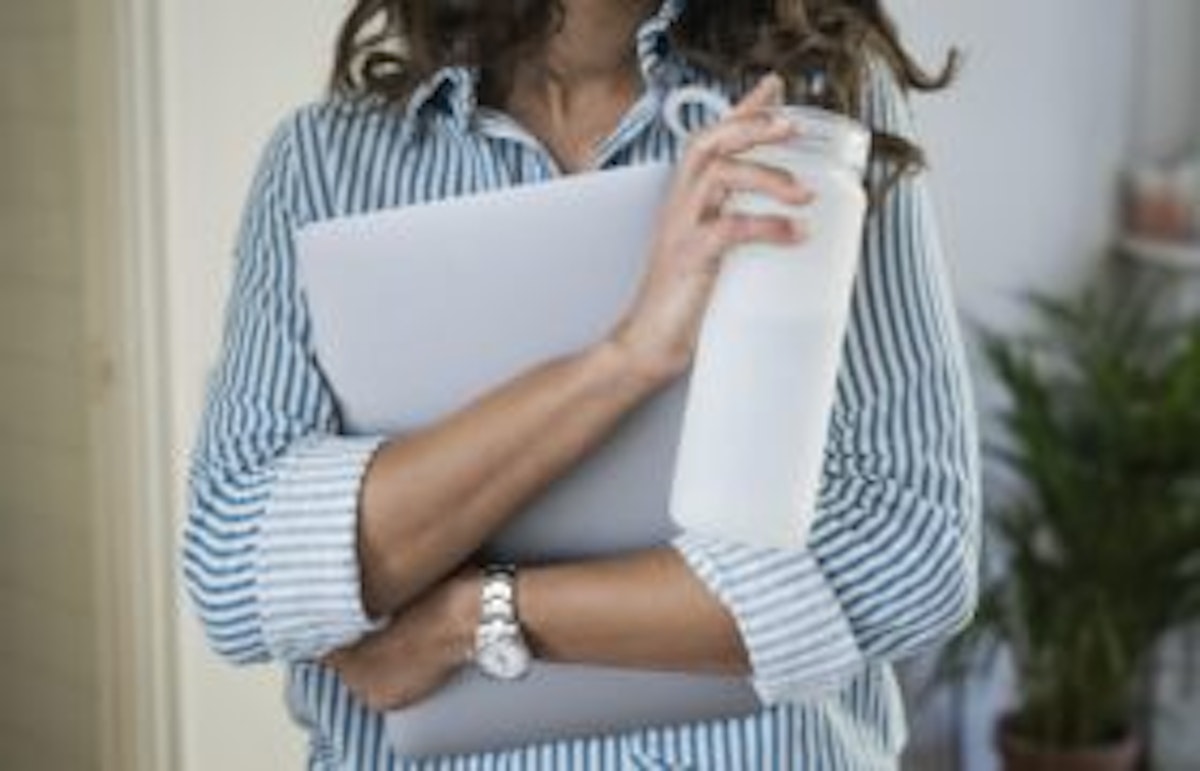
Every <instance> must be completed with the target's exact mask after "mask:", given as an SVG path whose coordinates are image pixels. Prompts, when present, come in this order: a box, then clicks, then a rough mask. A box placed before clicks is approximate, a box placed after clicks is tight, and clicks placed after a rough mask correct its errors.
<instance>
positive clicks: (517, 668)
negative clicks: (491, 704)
mask: <svg viewBox="0 0 1200 771" xmlns="http://www.w3.org/2000/svg"><path fill="white" fill-rule="evenodd" d="M478 662H479V668H480V669H481V670H483V671H484V673H486V674H488V675H491V676H492V677H498V678H500V679H502V680H515V679H517V678H518V677H522V676H523V675H524V674H525V673H526V672H528V671H529V651H528V650H526V649H525V646H524V645H522V644H521V643H520V642H519V641H517V640H515V639H513V638H511V637H505V638H500V639H496V640H492V641H490V642H488V643H486V644H485V645H484V646H483V647H482V648H481V649H480V650H479V654H478Z"/></svg>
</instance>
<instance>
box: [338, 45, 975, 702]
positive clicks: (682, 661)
mask: <svg viewBox="0 0 1200 771" xmlns="http://www.w3.org/2000/svg"><path fill="white" fill-rule="evenodd" d="M879 67H882V65H878V64H877V65H876V69H875V70H874V71H873V73H872V75H873V79H872V82H871V88H870V89H869V92H868V98H869V99H870V100H871V104H870V105H869V109H868V116H869V119H870V121H871V122H872V123H873V124H874V125H876V126H879V127H882V128H884V129H886V130H889V131H892V132H895V133H899V134H901V135H904V136H908V137H909V138H910V139H913V138H915V132H914V131H913V128H912V124H911V119H910V116H909V114H908V106H907V103H906V101H905V99H904V96H903V94H902V93H901V92H900V90H899V88H898V86H897V85H896V84H895V81H894V79H893V78H892V77H891V75H890V72H888V71H886V70H881V69H879ZM874 173H875V174H876V178H878V176H879V175H882V174H883V173H884V170H883V169H876V170H875V172H874ZM925 180H926V177H925V175H924V174H921V175H918V176H915V177H906V178H903V179H902V180H901V182H900V183H899V187H897V188H896V189H894V190H893V191H892V192H891V194H890V195H889V197H888V198H886V199H885V200H884V202H883V203H882V205H881V207H880V208H879V209H877V210H876V211H875V212H874V213H873V215H872V216H871V218H870V220H869V222H868V225H867V233H866V237H865V241H864V253H863V256H862V264H861V270H860V273H859V278H858V281H857V284H856V287H855V293H854V299H853V305H852V309H851V313H852V323H851V324H850V329H849V331H848V339H847V344H846V355H845V358H844V361H843V367H842V369H841V371H840V373H839V382H838V399H837V405H836V407H835V412H834V415H833V420H832V426H831V429H830V438H829V442H828V444H827V448H826V460H825V466H824V475H823V479H822V486H821V491H820V495H819V500H818V504H817V505H818V509H817V512H816V516H815V521H814V525H813V531H812V535H811V537H810V540H809V546H808V548H807V549H805V550H802V551H784V550H778V549H767V548H755V547H748V546H742V545H739V544H736V543H733V542H727V541H724V540H721V539H718V538H710V537H703V536H699V535H696V534H693V533H683V534H681V535H679V536H678V537H677V538H675V539H674V541H673V542H672V543H671V545H670V547H668V548H662V549H652V550H648V551H644V552H638V553H635V554H630V555H627V556H623V557H618V558H613V559H604V560H594V561H588V562H577V563H566V564H562V565H549V566H525V567H523V568H522V569H521V570H520V571H519V573H518V589H517V602H518V606H519V614H520V615H521V617H522V619H523V620H524V622H525V624H526V626H527V627H528V633H529V636H530V639H531V642H532V645H533V647H534V650H535V653H536V654H537V655H539V656H542V657H544V658H548V659H552V660H556V661H564V662H575V663H591V664H606V665H611V666H628V667H648V668H653V669H668V670H680V671H700V672H723V673H729V674H735V673H744V674H749V675H750V677H751V678H752V682H753V684H754V685H755V687H756V690H757V692H758V694H759V696H760V698H761V699H762V700H763V702H764V703H767V704H771V703H776V702H780V701H784V700H791V699H798V698H803V697H805V696H808V695H811V694H812V693H814V692H816V691H819V690H821V689H824V688H829V687H836V686H838V685H841V684H843V683H844V682H845V681H846V679H847V678H848V677H850V676H852V675H854V674H856V673H857V672H858V671H860V670H861V668H862V667H863V666H864V664H865V663H867V662H870V661H886V660H893V659H896V658H899V657H903V656H906V655H911V654H913V653H915V652H918V651H920V650H922V649H923V648H926V647H928V646H930V645H933V644H936V643H937V642H939V641H940V640H943V639H945V638H946V637H947V636H948V635H950V634H952V633H953V632H954V631H955V630H957V629H959V628H960V627H961V626H962V625H963V624H964V623H965V622H966V621H967V619H968V618H969V617H970V615H971V613H972V609H973V607H974V602H975V596H976V571H977V569H978V546H977V540H978V529H979V478H978V446H977V445H978V440H977V437H976V425H975V420H976V418H975V411H974V404H973V399H972V395H971V390H970V384H969V380H968V372H967V368H966V361H965V356H964V351H963V348H962V345H961V341H960V339H959V332H958V324H957V320H956V318H955V313H954V310H953V303H952V300H951V296H950V291H949V283H948V281H947V279H946V275H945V266H944V263H943V257H942V254H941V252H940V246H939V242H938V238H937V233H936V230H935V224H934V218H933V213H932V211H931V209H930V201H929V198H928V193H927V191H926V189H925V184H926V181H925ZM478 593H479V587H478V578H477V577H472V576H471V575H470V574H460V575H459V576H458V577H457V578H456V580H455V581H454V582H453V583H452V584H450V585H448V586H446V587H445V591H444V592H443V593H435V594H434V595H433V596H434V597H435V598H439V597H440V598H441V599H436V600H435V601H434V602H433V603H432V605H433V606H436V607H440V608H441V609H442V610H443V611H444V612H438V613H435V614H434V617H435V618H437V619H439V621H438V623H435V624H432V625H418V624H410V623H407V622H408V621H409V619H407V618H406V614H403V613H402V614H401V615H400V617H399V618H398V619H397V622H396V625H395V626H393V627H392V628H391V629H389V630H385V631H384V632H382V633H381V634H380V635H379V636H378V638H377V639H376V643H377V644H375V645H372V646H370V647H369V648H368V649H360V650H354V649H351V650H349V651H346V652H344V653H343V654H342V655H340V656H339V657H337V658H335V659H334V660H332V661H331V662H330V663H332V664H334V666H335V667H337V668H338V670H339V673H340V674H341V675H342V676H343V677H344V679H345V680H346V682H347V684H348V685H349V686H350V687H351V688H352V689H353V690H355V691H356V692H357V693H358V694H359V695H360V696H361V697H363V698H364V699H366V700H367V701H368V703H369V704H371V705H373V706H377V707H395V706H400V705H401V704H403V703H407V702H408V701H410V700H415V699H417V698H420V697H421V696H422V695H424V694H426V693H428V692H429V690H431V689H432V688H433V687H435V686H436V683H437V682H440V681H441V680H442V679H443V678H444V677H446V676H448V673H449V672H450V671H452V670H453V669H454V668H457V667H458V666H461V665H462V663H463V651H464V650H466V648H467V647H468V646H469V644H470V639H471V634H472V633H473V631H474V623H475V618H476V615H477V613H478V605H479V596H478ZM446 598H449V601H445V600H446ZM429 607H430V606H429V605H425V609H426V610H427V609H428V608H429ZM431 630H432V631H431ZM438 630H440V631H438ZM431 634H432V635H434V637H437V636H438V635H441V637H440V638H439V639H442V640H450V641H453V642H452V643H450V644H448V645H443V646H441V647H438V646H434V645H428V646H422V645H420V644H418V641H420V640H422V639H425V640H428V639H430V638H429V637H428V636H429V635H431ZM413 645H416V647H417V648H425V649H427V650H429V651H431V653H430V655H429V656H428V657H424V658H421V657H416V658H414V657H413V656H412V650H413V647H412V646H413ZM366 650H369V651H370V653H371V654H372V655H363V654H364V652H365V651H366ZM389 650H391V651H393V652H396V651H399V653H398V654H397V655H396V656H391V655H389V653H388V651H389ZM400 661H404V662H405V665H406V666H405V667H402V668H401V667H398V666H397V664H398V662H400ZM400 670H403V672H401V671H400ZM430 672H439V673H440V674H439V675H438V676H437V677H435V678H432V679H424V678H423V675H424V674H428V673H430ZM415 681H419V682H420V683H421V684H422V685H423V686H424V687H414V686H413V683H414V682H415Z"/></svg>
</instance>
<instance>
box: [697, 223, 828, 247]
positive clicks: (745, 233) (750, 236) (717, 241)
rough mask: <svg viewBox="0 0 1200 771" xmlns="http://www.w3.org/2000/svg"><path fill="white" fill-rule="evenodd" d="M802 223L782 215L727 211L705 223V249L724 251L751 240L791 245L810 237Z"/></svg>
mask: <svg viewBox="0 0 1200 771" xmlns="http://www.w3.org/2000/svg"><path fill="white" fill-rule="evenodd" d="M807 236H808V232H807V230H806V228H805V226H804V224H803V223H801V222H799V221H797V220H795V219H792V218H789V217H779V216H755V215H746V214H727V215H723V216H721V217H718V218H717V219H715V220H713V221H712V222H711V223H709V224H708V225H706V226H705V230H704V235H703V238H704V240H705V250H704V251H705V252H707V253H709V254H723V253H725V252H726V251H728V250H729V249H731V248H733V247H735V246H739V245H741V244H746V243H750V242H756V243H768V244H776V245H779V246H788V245H791V244H796V243H799V242H801V241H803V240H804V239H805V238H807Z"/></svg>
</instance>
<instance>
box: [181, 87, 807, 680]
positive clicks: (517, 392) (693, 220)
mask: <svg viewBox="0 0 1200 771" xmlns="http://www.w3.org/2000/svg"><path fill="white" fill-rule="evenodd" d="M773 95H774V96H777V95H778V85H777V84H776V85H775V86H774V87H772V86H771V81H770V80H767V81H764V84H762V85H760V87H759V88H758V89H756V90H755V91H754V92H752V94H751V95H750V96H748V97H746V99H744V100H743V102H742V103H741V104H740V105H739V108H738V109H737V110H735V111H734V112H735V113H736V114H735V115H732V116H730V118H728V119H726V120H723V121H721V122H720V124H719V125H718V126H716V127H714V128H713V129H711V130H709V131H706V132H705V134H704V137H703V140H702V141H699V142H697V146H696V148H695V151H694V152H690V153H689V154H688V155H687V158H686V159H685V163H684V164H683V166H682V172H681V173H680V174H677V175H676V182H675V184H674V185H673V188H672V193H671V198H670V200H669V201H668V203H667V205H666V206H665V207H664V216H663V217H662V218H661V221H660V226H659V231H658V234H657V238H656V239H655V243H654V245H653V248H652V249H651V252H652V253H651V255H650V259H649V265H648V269H647V276H646V277H645V278H644V279H643V282H642V284H641V285H640V287H639V292H638V295H637V297H636V298H635V303H634V306H633V307H632V308H631V309H630V311H629V312H627V314H626V315H625V316H624V317H623V318H622V319H620V320H618V323H617V325H616V327H615V328H614V330H613V332H612V335H611V337H610V338H609V339H606V340H604V341H602V342H599V343H597V344H596V345H595V346H592V347H590V348H588V349H587V350H585V351H582V352H580V353H578V354H575V355H569V356H564V357H561V358H559V359H556V360H554V361H550V362H546V363H544V364H542V365H540V366H537V367H534V368H532V369H530V370H529V371H527V372H525V373H521V374H519V375H517V376H516V377H515V378H513V379H512V380H511V381H509V382H506V383H503V384H500V385H499V386H497V387H496V388H495V389H493V390H492V391H490V392H489V393H488V394H486V395H484V396H483V397H480V398H479V399H477V400H476V401H475V402H474V403H473V404H470V405H467V406H465V407H463V408H462V409H461V410H459V411H457V412H455V413H454V414H452V415H450V416H448V417H446V418H445V419H443V420H441V421H439V422H437V423H436V424H435V425H433V426H431V427H429V428H428V429H425V430H422V431H417V432H413V433H410V434H408V435H405V436H400V437H391V438H389V437H384V436H364V437H346V436H342V435H340V432H339V425H338V418H337V410H336V405H335V403H334V399H333V395H332V393H331V392H330V391H329V389H328V386H327V385H326V384H325V382H324V380H323V378H322V376H321V373H320V372H319V370H318V368H317V366H316V361H315V357H314V354H313V351H312V345H311V341H310V340H309V333H310V321H309V319H308V315H307V308H306V306H305V303H304V302H303V301H302V298H301V297H300V291H299V287H298V285H297V282H296V280H295V269H296V268H295V241H294V236H295V231H296V230H297V229H298V227H299V226H300V225H301V224H302V223H303V222H304V221H307V220H310V219H312V218H314V217H316V216H318V214H317V212H323V211H325V210H327V209H328V208H330V207H329V205H328V202H326V205H323V206H317V205H316V204H315V203H314V200H315V199H316V197H317V196H318V195H320V194H321V193H322V191H326V194H327V191H328V190H329V189H330V185H329V181H328V180H326V179H324V178H323V177H324V172H325V167H326V164H327V162H328V160H329V159H328V157H327V156H328V154H329V153H330V152H331V151H330V149H329V148H328V147H323V143H322V131H321V130H320V125H321V117H320V115H319V108H318V109H316V110H314V109H311V108H310V109H304V110H299V111H297V112H296V113H295V114H294V115H293V116H291V118H290V119H289V120H287V121H285V122H283V123H282V124H281V125H280V126H279V127H277V129H276V131H275V132H274V134H273V136H272V138H271V141H270V142H269V143H268V145H267V148H266V151H265V152H264V154H263V156H262V158H261V159H260V163H259V166H258V169H257V171H256V174H255V179H254V184H253V186H252V189H251V192H250V198H249V201H248V205H247V207H246V209H245V214H244V217H243V224H242V228H241V232H240V235H239V239H238V243H237V254H236V272H235V277H234V282H233V286H232V288H231V293H230V302H229V306H228V310H227V315H226V324H225V335H224V340H223V345H222V348H221V352H220V357H219V360H218V365H217V368H216V370H215V372H214V373H213V376H212V379H211V381H210V384H209V390H208V395H207V396H208V398H207V402H206V407H205V413H204V417H203V422H202V427H201V434H200V437H199V440H198V442H197V446H196V449H195V451H194V454H193V458H192V465H191V469H190V472H191V473H190V477H189V494H190V495H189V516H188V520H187V528H186V533H185V551H184V565H185V578H186V585H187V588H188V590H189V592H190V594H191V595H192V597H193V599H194V601H195V604H196V606H197V608H198V610H199V614H200V617H201V619H202V621H203V622H204V624H205V628H206V630H207V632H208V635H209V638H210V640H211V642H212V645H213V647H214V648H215V649H216V650H217V651H219V652H220V653H222V654H223V655H225V656H226V657H227V658H230V659H232V660H234V661H238V662H248V661H261V660H264V659H267V658H271V657H278V658H287V659H313V658H318V657H320V656H321V655H324V654H326V653H328V652H330V651H331V650H333V649H335V648H337V647H340V646H342V645H345V644H348V643H352V642H354V641H355V640H357V639H359V638H361V637H362V636H363V635H364V634H365V633H367V632H368V631H370V630H372V629H374V628H375V627H376V626H377V625H378V624H377V622H375V621H373V620H372V619H373V618H377V617H380V616H384V615H388V614H390V613H392V612H393V611H395V610H396V609H398V608H401V607H403V606H406V605H407V604H408V603H410V602H413V601H414V600H415V599H416V598H417V597H418V596H421V595H424V594H425V593H427V591H428V590H429V589H430V588H431V587H432V586H435V585H436V583H437V582H438V581H440V580H442V579H443V577H445V576H446V575H447V574H449V573H450V572H452V571H453V570H455V569H456V568H457V567H458V566H459V564H460V563H461V562H462V560H463V559H464V558H465V557H466V556H467V555H468V554H470V553H471V552H473V551H475V550H476V549H477V548H478V547H479V546H480V545H481V544H482V543H483V542H484V541H485V540H486V538H487V536H489V535H490V534H491V533H492V532H493V531H494V530H496V529H497V528H499V527H500V526H501V525H502V524H503V523H504V522H505V520H506V519H507V518H509V517H511V516H513V515H515V514H516V513H518V512H519V511H521V510H522V507H521V504H522V503H523V502H524V501H526V500H528V499H529V498H530V497H531V496H532V495H533V494H535V493H536V492H538V491H540V490H541V489H543V488H544V487H545V486H546V485H548V484H550V483H551V482H552V481H553V480H554V479H555V478H557V477H558V476H560V475H561V474H562V472H563V471H564V470H565V469H567V468H568V467H569V466H570V465H572V464H574V463H575V462H577V461H578V460H579V458H580V456H582V455H583V454H584V452H585V451H586V450H588V449H589V448H591V447H594V446H595V445H596V444H598V443H599V442H600V441H602V440H603V439H604V438H605V437H606V436H607V435H608V433H609V432H610V430H611V429H612V427H613V426H614V425H615V423H616V422H617V421H618V420H619V418H620V417H621V416H622V415H623V414H624V413H626V412H627V411H629V410H630V409H631V408H632V407H633V406H634V405H636V404H637V403H639V402H640V401H642V400H644V399H645V398H646V397H647V396H649V395H650V394H651V393H652V392H653V391H654V390H656V389H657V388H659V387H661V386H662V385H665V384H666V383H667V382H669V381H670V380H671V379H673V378H674V377H676V376H678V375H679V374H680V373H681V372H682V365H683V364H684V363H686V360H687V358H688V357H689V356H690V352H691V346H692V345H693V343H694V339H695V336H696V332H697V329H698V326H699V320H700V318H701V316H702V311H703V308H704V305H705V302H706V299H707V295H708V293H709V292H710V291H711V286H712V283H713V281H714V279H715V276H716V272H717V263H718V260H719V258H720V255H721V254H722V253H724V251H726V250H727V249H728V248H730V247H732V246H734V245H736V244H739V243H744V242H747V241H755V240H768V241H774V242H790V241H792V240H794V239H795V238H796V234H795V233H793V231H792V228H791V227H790V224H789V223H788V221H787V220H786V219H784V218H782V217H777V216H765V215H764V216H732V215H731V216H715V217H702V215H704V214H705V213H706V212H708V211H709V209H710V208H711V207H710V205H709V204H710V199H711V198H712V197H713V196H714V195H715V194H716V193H718V192H719V191H723V190H732V189H745V190H755V191H759V192H762V193H765V194H771V195H776V196H780V197H782V198H784V199H785V200H789V201H791V202H793V203H795V204H802V203H803V202H805V201H806V200H807V198H808V194H807V193H806V191H804V190H803V189H801V188H800V187H799V186H797V185H796V184H795V183H794V182H793V180H791V179H790V177H788V176H787V175H785V174H783V173H781V172H778V171H774V170H769V169H764V168H759V167H756V166H754V165H753V164H746V163H739V162H733V161H727V160H726V159H724V158H723V157H722V156H723V155H724V154H726V153H733V152H737V151H738V150H741V149H747V148H749V147H751V146H753V145H755V144H758V143H760V142H770V141H778V140H780V139H782V138H784V137H785V136H787V134H788V133H789V132H790V128H789V126H788V125H787V124H786V122H780V121H772V120H770V119H769V116H767V115H765V114H762V113H759V112H757V111H756V108H757V107H761V106H762V105H763V104H765V103H766V100H768V99H771V98H773Z"/></svg>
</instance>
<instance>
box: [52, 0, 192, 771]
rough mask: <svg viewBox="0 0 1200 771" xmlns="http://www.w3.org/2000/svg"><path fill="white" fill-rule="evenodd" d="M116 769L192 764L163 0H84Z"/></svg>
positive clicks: (91, 392) (92, 286)
mask: <svg viewBox="0 0 1200 771" xmlns="http://www.w3.org/2000/svg"><path fill="white" fill-rule="evenodd" d="M75 18H76V20H77V27H76V29H77V30H78V37H77V40H78V46H77V51H78V54H79V56H78V60H77V65H78V70H77V72H78V77H77V78H76V82H77V83H78V84H79V86H80V90H79V92H78V93H79V99H78V104H79V113H78V114H79V126H80V132H79V135H80V141H79V146H78V147H79V158H80V161H81V166H82V175H83V176H82V178H83V184H82V186H81V188H80V196H81V201H80V203H81V208H82V210H83V212H84V214H83V218H82V222H81V231H80V236H81V238H80V241H79V242H80V243H81V247H82V250H83V254H82V260H83V266H84V303H85V320H86V325H87V326H86V333H85V339H86V345H85V357H86V362H85V372H86V377H87V380H88V383H87V394H88V420H89V442H88V450H89V452H88V455H89V480H88V484H89V490H90V493H91V494H90V496H89V501H90V502H91V509H92V510H91V512H89V514H90V516H91V523H92V528H93V534H94V539H93V540H94V543H95V550H94V557H95V571H96V572H95V582H94V589H93V591H94V600H95V607H96V628H97V657H98V658H97V671H98V682H97V686H98V689H99V711H98V712H99V714H98V719H99V726H98V727H97V728H98V732H99V733H98V736H99V745H100V746H99V748H98V750H99V753H100V763H99V766H100V768H101V769H104V771H160V770H161V769H171V768H178V767H179V762H178V761H179V722H178V707H177V705H178V699H177V698H176V694H177V693H178V682H177V674H176V672H177V668H176V666H175V658H176V653H175V652H176V650H177V646H176V628H175V626H176V625H175V612H174V609H175V606H176V601H175V598H176V596H177V595H176V592H177V583H178V582H177V581H176V577H175V573H176V570H175V564H176V562H175V553H176V548H175V537H174V533H173V529H174V522H175V518H174V512H175V509H176V505H175V502H174V501H173V492H172V491H173V489H174V488H173V485H172V479H171V465H170V459H171V453H170V448H171V441H170V439H171V436H170V420H169V417H170V412H169V406H170V404H169V393H170V391H169V384H170V377H169V375H170V367H169V364H170V361H169V357H168V350H167V346H166V340H167V336H166V330H167V321H168V315H167V312H166V310H167V309H166V305H165V299H164V298H165V297H166V291H165V290H166V275H165V261H164V260H163V259H162V255H163V254H164V250H163V246H164V244H165V238H164V219H163V217H164V214H165V207H164V206H163V190H164V187H165V185H164V176H163V169H164V164H163V151H162V144H163V141H162V136H163V135H162V128H161V116H162V115H163V111H162V109H161V106H162V96H161V89H160V83H159V79H158V73H159V72H160V66H159V65H160V62H161V56H160V50H159V41H160V39H161V34H160V26H159V14H158V7H157V0H75Z"/></svg>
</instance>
